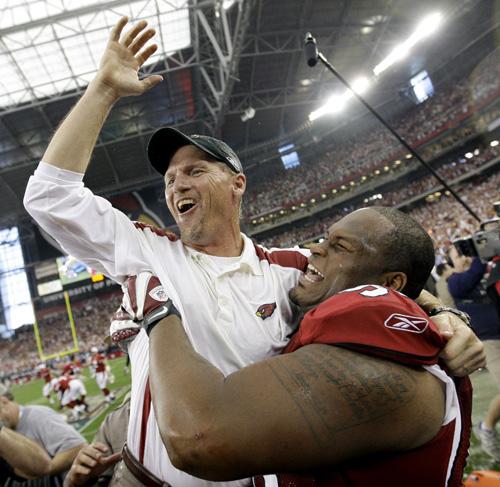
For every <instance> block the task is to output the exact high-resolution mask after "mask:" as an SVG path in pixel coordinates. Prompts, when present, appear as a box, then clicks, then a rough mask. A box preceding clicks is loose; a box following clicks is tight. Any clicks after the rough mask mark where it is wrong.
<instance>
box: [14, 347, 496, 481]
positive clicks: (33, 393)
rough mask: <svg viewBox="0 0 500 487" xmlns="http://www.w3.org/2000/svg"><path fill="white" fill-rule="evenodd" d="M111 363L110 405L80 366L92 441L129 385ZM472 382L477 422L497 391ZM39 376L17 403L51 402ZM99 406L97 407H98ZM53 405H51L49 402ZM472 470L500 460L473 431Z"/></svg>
mask: <svg viewBox="0 0 500 487" xmlns="http://www.w3.org/2000/svg"><path fill="white" fill-rule="evenodd" d="M108 364H109V365H110V366H111V371H112V373H113V374H114V376H115V381H114V383H113V384H111V385H110V386H109V389H110V390H111V391H112V392H114V393H115V395H116V401H115V402H114V403H113V404H111V405H105V404H104V403H103V401H102V395H101V393H100V392H99V389H98V387H97V385H96V383H95V381H94V379H92V378H91V377H90V376H89V371H88V368H85V369H83V371H82V374H81V375H82V377H83V380H84V383H85V387H86V388H87V392H88V398H89V403H90V404H91V409H94V408H96V411H95V412H94V414H91V415H90V416H89V418H87V419H86V420H85V421H82V422H79V423H76V424H75V427H76V428H77V429H78V430H79V431H80V432H81V434H82V435H83V436H84V438H85V439H86V440H87V441H89V442H91V441H92V438H93V437H94V435H95V433H96V431H97V430H98V429H99V425H100V424H101V422H102V421H103V419H104V418H105V417H106V415H107V414H108V413H109V412H110V411H112V410H113V409H114V408H115V407H117V406H118V405H119V404H120V403H121V401H122V399H123V397H124V396H125V394H126V393H127V392H128V391H129V389H130V375H129V374H128V373H126V372H125V371H124V366H125V358H124V357H122V358H118V359H115V360H113V361H108ZM472 383H473V385H474V404H473V411H472V419H473V424H477V423H478V421H479V420H480V419H482V418H483V417H484V413H485V411H486V409H487V408H488V404H489V401H490V400H491V399H492V398H493V397H494V395H495V394H496V392H497V389H496V386H495V384H494V382H493V380H492V378H491V376H490V375H489V373H488V372H487V371H482V372H476V373H475V374H473V375H472ZM42 387H43V381H42V380H34V381H32V382H30V383H29V384H24V385H21V386H14V387H13V388H12V391H13V393H14V395H15V397H16V400H17V401H18V402H19V403H20V404H42V405H46V406H51V405H50V404H49V402H48V401H47V400H46V399H45V398H44V397H43V396H42ZM99 406H100V407H99ZM52 407H54V406H52ZM472 470H498V471H500V462H496V463H495V462H494V461H493V460H492V459H491V458H490V457H489V456H488V455H486V454H485V453H484V452H483V451H482V450H481V447H480V445H479V442H478V441H477V440H476V438H475V436H474V434H473V435H472V438H471V447H470V451H469V459H468V462H467V468H466V472H467V473H469V472H471V471H472Z"/></svg>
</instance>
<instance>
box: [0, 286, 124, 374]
mask: <svg viewBox="0 0 500 487" xmlns="http://www.w3.org/2000/svg"><path fill="white" fill-rule="evenodd" d="M120 302H121V294H112V295H111V296H108V297H107V298H98V297H93V298H90V299H87V300H85V301H83V302H81V303H76V304H75V305H74V306H73V309H72V313H73V319H74V322H75V329H76V335H77V339H78V348H79V350H81V351H89V350H90V349H91V347H94V346H95V347H98V348H102V347H103V346H104V338H105V337H106V336H107V335H108V334H109V319H110V317H111V315H112V314H113V312H114V311H116V309H117V308H118V306H119V305H120ZM37 324H38V329H39V331H40V339H41V342H42V349H43V352H44V355H53V354H57V353H64V352H66V351H68V350H71V349H73V348H74V347H75V345H74V342H73V336H72V333H71V327H70V323H69V318H68V314H67V312H66V309H65V308H64V309H59V310H58V311H55V312H53V313H50V314H47V315H45V316H44V317H43V318H41V319H39V320H38V321H37ZM37 350H38V348H37V344H36V341H35V334H34V332H33V329H32V328H31V327H29V328H28V329H27V330H25V331H23V332H20V333H18V336H17V338H16V339H14V340H6V341H0V376H1V375H6V374H10V373H13V372H19V371H23V370H33V369H34V368H35V367H36V366H37V365H38V364H39V363H40V358H39V356H38V352H37Z"/></svg>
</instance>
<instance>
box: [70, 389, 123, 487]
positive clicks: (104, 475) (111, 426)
mask: <svg viewBox="0 0 500 487" xmlns="http://www.w3.org/2000/svg"><path fill="white" fill-rule="evenodd" d="M129 415H130V395H127V397H126V398H125V399H124V400H123V402H122V404H121V405H120V406H119V407H118V408H117V409H115V410H114V411H112V412H111V413H109V414H108V415H107V416H106V418H105V419H104V421H103V423H102V424H101V426H100V428H99V431H98V432H97V434H96V436H95V438H94V441H93V442H92V443H91V444H90V445H86V446H84V447H83V448H82V449H81V450H80V452H79V453H78V455H77V456H76V458H75V460H74V462H73V465H72V466H71V468H70V470H69V473H68V475H67V476H66V479H65V480H64V487H80V486H88V485H95V486H98V487H113V486H116V487H119V486H121V485H122V482H121V480H122V478H123V475H124V466H123V463H122V462H120V460H121V452H122V449H123V445H124V444H125V441H126V439H127V425H128V419H129Z"/></svg>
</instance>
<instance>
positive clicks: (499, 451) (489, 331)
mask: <svg viewBox="0 0 500 487" xmlns="http://www.w3.org/2000/svg"><path fill="white" fill-rule="evenodd" d="M448 255H449V258H450V260H451V262H452V263H453V273H452V274H451V275H450V276H449V277H448V281H447V282H448V289H449V291H450V294H451V296H452V297H453V299H454V300H455V303H456V306H457V308H458V309H459V310H461V311H463V312H465V313H468V314H469V316H470V317H471V323H472V329H473V330H474V332H475V333H476V335H477V336H478V337H479V339H480V340H481V341H482V342H483V345H484V351H485V353H486V366H487V367H488V371H489V372H490V374H491V376H492V377H493V379H494V381H495V383H496V385H497V390H498V391H500V319H499V317H498V313H497V311H496V308H495V304H494V303H493V302H492V301H491V299H490V298H489V296H488V295H487V293H486V291H485V289H484V286H483V284H482V281H483V278H484V276H485V273H486V271H487V265H486V264H485V263H483V262H481V260H480V259H479V258H478V257H473V258H472V257H466V256H463V255H460V254H459V253H458V251H457V249H456V248H455V247H451V248H450V249H449V251H448ZM499 420H500V393H497V394H496V395H495V397H494V398H493V399H492V400H491V402H490V404H489V406H488V411H487V412H486V416H485V417H484V419H483V420H482V421H480V422H479V424H478V425H477V426H476V428H475V432H476V435H477V436H478V438H479V440H480V441H481V447H482V448H483V450H484V451H485V452H486V453H488V455H490V456H491V457H492V458H494V459H495V460H497V461H500V441H499V439H498V435H497V431H496V425H497V424H498V421H499Z"/></svg>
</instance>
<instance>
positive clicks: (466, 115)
mask: <svg viewBox="0 0 500 487" xmlns="http://www.w3.org/2000/svg"><path fill="white" fill-rule="evenodd" d="M499 92H500V52H499V50H497V51H495V52H493V53H492V54H490V55H489V56H488V57H487V58H486V59H485V60H484V61H483V62H482V63H481V64H480V65H479V66H478V67H477V68H476V69H475V70H474V71H473V72H472V73H471V75H470V76H469V77H468V78H467V79H465V80H463V81H461V82H458V83H455V84H453V83H452V84H450V86H448V87H447V88H443V89H441V90H439V91H437V93H436V95H435V96H433V97H431V98H430V99H428V100H427V101H426V102H424V103H423V104H421V105H418V106H416V107H415V108H414V109H413V110H411V111H410V112H406V114H405V115H404V116H403V117H401V118H399V119H397V120H394V121H392V124H393V126H395V128H396V129H397V130H398V132H399V133H400V134H401V135H402V136H403V137H404V138H405V139H406V140H407V142H409V143H410V144H411V145H412V146H413V147H417V148H419V152H420V154H421V155H422V156H423V157H424V158H425V159H427V160H430V159H432V158H435V157H436V156H438V155H439V154H440V153H441V152H443V151H444V150H445V149H446V148H449V147H450V146H453V145H454V144H455V143H456V142H457V141H460V140H463V139H465V138H467V137H468V136H470V135H472V134H476V133H480V132H482V131H484V130H485V129H486V127H487V126H488V124H489V123H491V121H493V120H495V119H496V118H498V117H499V116H500V109H498V108H496V107H494V106H491V107H489V108H488V112H487V113H480V111H481V109H483V108H484V107H485V106H487V105H489V104H491V102H492V101H493V100H496V99H497V98H498V95H499ZM433 139H436V140H433ZM322 143H325V141H324V140H323V142H322ZM331 144H332V145H331V146H330V147H329V148H326V152H325V155H324V156H323V157H322V158H320V159H318V160H314V161H306V162H305V163H304V164H302V165H301V166H300V167H298V168H294V169H289V170H285V169H282V170H279V171H275V173H274V175H273V177H272V178H267V179H265V180H259V181H258V182H256V181H253V184H250V185H249V190H248V191H247V193H246V194H245V204H244V213H243V215H244V218H245V219H246V220H251V219H252V218H255V217H256V216H259V215H262V214H265V213H268V212H270V211H273V210H276V209H280V208H284V207H285V208H286V207H290V206H292V205H295V204H297V203H298V202H300V201H305V200H307V199H309V198H311V197H313V196H316V195H319V194H321V193H322V192H328V191H329V190H331V189H332V188H333V187H336V186H340V185H342V184H345V183H348V182H349V181H351V180H356V179H358V178H359V177H360V176H362V175H364V174H371V173H372V172H373V171H374V170H376V169H377V168H382V167H384V166H385V165H387V164H392V162H393V161H394V160H397V159H402V158H404V156H405V154H406V152H407V151H406V150H404V149H402V148H401V146H400V144H399V142H397V141H396V139H395V138H394V137H393V136H392V135H391V134H390V133H389V132H388V131H387V130H386V129H384V128H382V127H380V128H377V129H375V130H373V129H371V130H370V131H369V133H366V134H356V135H355V136H353V137H352V138H351V139H346V138H343V139H342V140H339V141H335V139H334V136H332V142H331ZM400 167H403V165H402V166H400Z"/></svg>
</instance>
